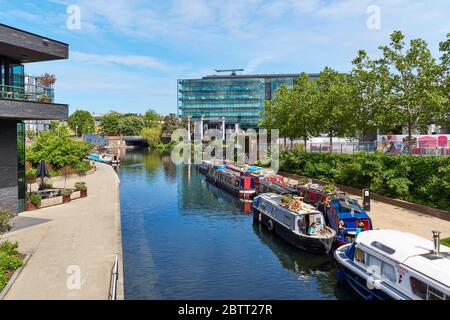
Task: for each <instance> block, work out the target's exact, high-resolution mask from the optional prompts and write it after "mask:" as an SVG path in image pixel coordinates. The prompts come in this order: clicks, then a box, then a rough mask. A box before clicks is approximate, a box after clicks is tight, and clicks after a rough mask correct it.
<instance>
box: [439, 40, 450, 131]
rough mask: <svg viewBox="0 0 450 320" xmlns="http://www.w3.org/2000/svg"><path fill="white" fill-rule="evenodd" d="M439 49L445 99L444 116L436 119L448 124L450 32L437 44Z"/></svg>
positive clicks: (449, 118) (449, 124)
mask: <svg viewBox="0 0 450 320" xmlns="http://www.w3.org/2000/svg"><path fill="white" fill-rule="evenodd" d="M439 50H440V51H441V52H442V56H441V70H442V74H441V79H440V83H441V88H442V90H443V95H445V96H446V97H447V99H446V100H447V101H446V103H445V104H444V114H445V113H447V116H444V118H443V119H438V120H440V121H438V122H439V123H440V124H441V125H444V126H450V33H447V39H446V40H445V41H442V42H441V43H440V44H439Z"/></svg>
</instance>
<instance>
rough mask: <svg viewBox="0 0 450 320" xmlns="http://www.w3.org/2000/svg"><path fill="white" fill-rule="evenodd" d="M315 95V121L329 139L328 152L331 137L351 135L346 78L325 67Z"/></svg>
mask: <svg viewBox="0 0 450 320" xmlns="http://www.w3.org/2000/svg"><path fill="white" fill-rule="evenodd" d="M317 89H318V90H317V93H316V94H315V95H314V99H313V104H314V105H315V106H316V107H315V108H317V111H316V116H317V118H315V120H316V121H317V124H318V125H320V128H321V131H322V132H325V133H327V134H328V136H329V138H330V152H332V149H333V137H335V136H336V137H349V136H352V135H353V132H352V129H351V128H352V125H351V123H352V119H353V116H352V114H351V108H350V107H349V106H350V103H351V101H350V96H351V86H350V85H349V83H348V76H347V75H344V74H341V73H339V72H337V71H335V70H333V69H331V68H329V67H326V68H325V69H324V70H323V71H322V72H321V73H320V76H319V79H318V80H317Z"/></svg>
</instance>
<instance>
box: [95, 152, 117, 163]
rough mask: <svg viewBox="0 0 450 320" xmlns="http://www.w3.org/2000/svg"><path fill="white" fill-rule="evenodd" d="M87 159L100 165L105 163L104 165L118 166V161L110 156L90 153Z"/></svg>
mask: <svg viewBox="0 0 450 320" xmlns="http://www.w3.org/2000/svg"><path fill="white" fill-rule="evenodd" d="M87 159H88V160H89V161H94V162H100V163H106V164H110V165H112V164H118V163H119V162H120V161H119V160H117V159H115V158H114V157H113V156H112V155H110V154H102V155H100V154H98V153H91V154H90V155H89V156H88V157H87Z"/></svg>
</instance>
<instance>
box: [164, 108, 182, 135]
mask: <svg viewBox="0 0 450 320" xmlns="http://www.w3.org/2000/svg"><path fill="white" fill-rule="evenodd" d="M163 121H164V123H163V125H162V132H163V134H164V135H171V134H172V133H173V132H174V131H175V130H176V129H178V128H179V127H180V126H179V123H178V118H177V115H176V114H174V113H170V114H169V115H168V116H165V117H164V119H163Z"/></svg>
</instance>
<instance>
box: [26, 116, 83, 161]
mask: <svg viewBox="0 0 450 320" xmlns="http://www.w3.org/2000/svg"><path fill="white" fill-rule="evenodd" d="M91 150H92V145H90V144H89V143H87V142H84V141H76V140H73V139H71V138H70V133H69V129H68V127H67V126H66V125H64V124H59V125H56V124H55V125H53V126H52V128H51V130H50V132H42V133H41V134H40V135H39V137H38V138H37V139H35V140H34V142H33V144H32V146H31V148H30V149H28V150H27V151H28V152H27V155H26V157H27V161H30V162H32V163H33V164H34V165H37V164H39V162H40V161H41V160H44V161H45V162H47V163H49V164H51V165H52V166H53V167H54V168H55V169H59V168H62V167H65V166H71V167H77V166H79V165H80V162H82V161H83V159H84V158H85V157H86V156H87V155H88V154H89V152H91Z"/></svg>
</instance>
